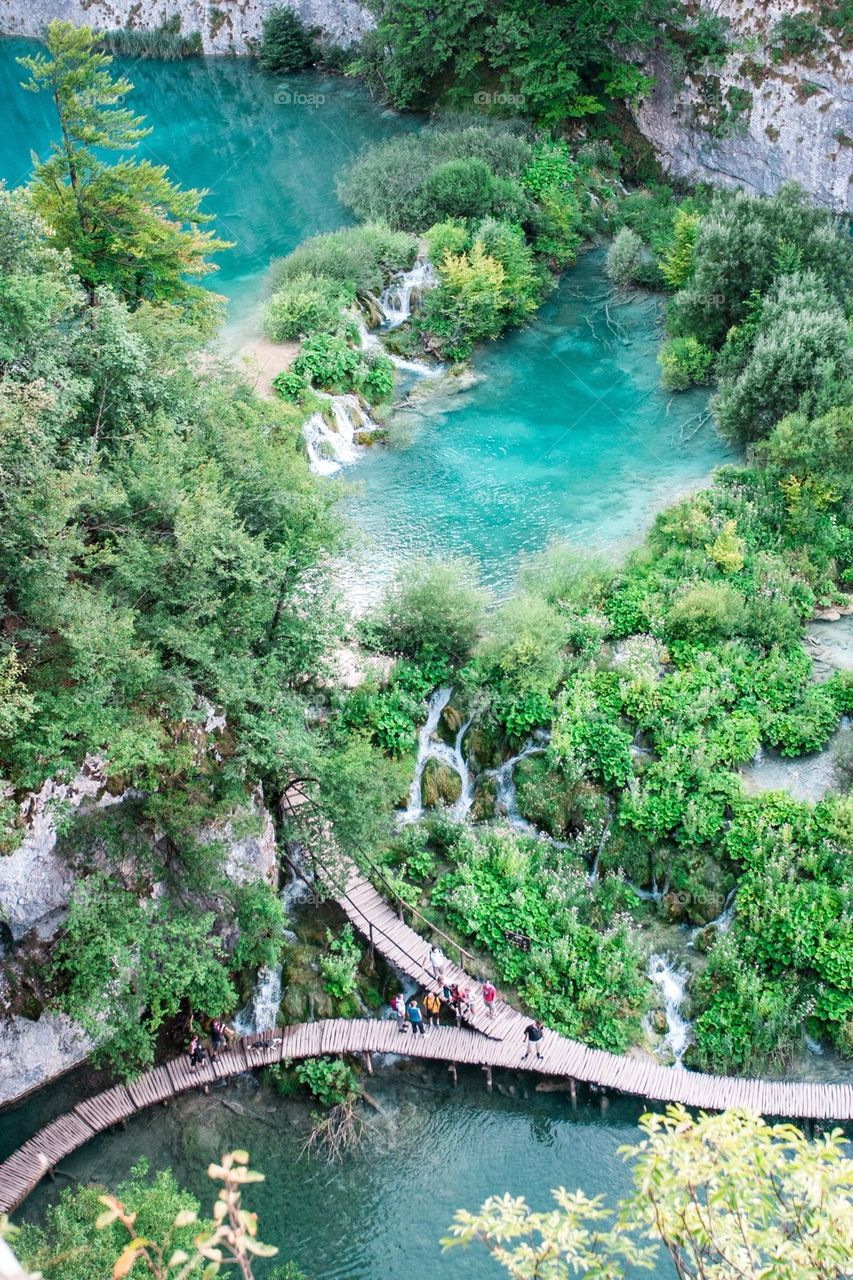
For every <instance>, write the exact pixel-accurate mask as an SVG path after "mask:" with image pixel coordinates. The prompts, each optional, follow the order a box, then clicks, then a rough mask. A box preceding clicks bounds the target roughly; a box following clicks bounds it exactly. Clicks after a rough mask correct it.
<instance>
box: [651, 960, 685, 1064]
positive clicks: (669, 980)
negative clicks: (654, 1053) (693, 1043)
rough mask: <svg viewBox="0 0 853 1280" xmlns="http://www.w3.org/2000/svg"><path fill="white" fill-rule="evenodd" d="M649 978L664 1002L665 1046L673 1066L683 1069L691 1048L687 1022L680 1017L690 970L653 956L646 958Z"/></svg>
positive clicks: (682, 1016)
mask: <svg viewBox="0 0 853 1280" xmlns="http://www.w3.org/2000/svg"><path fill="white" fill-rule="evenodd" d="M648 975H649V979H650V981H651V982H653V983H654V985H655V986H656V987H657V988H658V990H659V991H660V993H661V998H662V1000H663V1015H664V1017H665V1018H666V1033H665V1035H664V1044H665V1045H666V1046H667V1048H668V1049H669V1051H670V1053H671V1054H672V1056H673V1059H674V1064H675V1066H676V1067H683V1066H684V1061H683V1059H684V1054H685V1051H686V1049H687V1046H688V1045H689V1044H690V1022H689V1021H688V1019H687V1018H685V1017H684V1014H683V1013H682V1008H683V1006H684V1001H685V998H686V997H685V992H686V987H687V981H688V978H689V977H690V973H689V970H687V969H684V968H681V967H679V966H676V965H674V964H672V963H671V962H670V961H669V960H667V958H666V956H662V955H657V954H655V955H653V956H650V957H649V968H648Z"/></svg>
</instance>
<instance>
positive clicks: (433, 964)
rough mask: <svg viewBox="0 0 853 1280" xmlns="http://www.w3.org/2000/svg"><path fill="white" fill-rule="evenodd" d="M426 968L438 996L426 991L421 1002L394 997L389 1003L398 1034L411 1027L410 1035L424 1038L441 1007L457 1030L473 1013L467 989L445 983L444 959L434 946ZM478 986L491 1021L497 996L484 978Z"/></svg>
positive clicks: (445, 968) (445, 969) (401, 994)
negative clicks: (434, 984) (434, 982)
mask: <svg viewBox="0 0 853 1280" xmlns="http://www.w3.org/2000/svg"><path fill="white" fill-rule="evenodd" d="M428 966H429V971H430V973H431V974H432V976H433V978H434V979H435V981H436V983H437V984H438V985H439V986H440V988H441V991H440V993H439V992H435V991H428V992H427V993H426V995H425V996H424V997H423V1000H422V1001H420V1000H418V997H417V996H409V998H408V1000H407V999H406V997H405V995H404V994H403V993H402V992H400V993H399V994H398V995H396V996H394V998H393V999H392V1000H391V1008H392V1009H393V1010H394V1014H395V1015H396V1018H397V1027H398V1029H399V1030H400V1031H403V1032H405V1031H406V1030H407V1029H408V1028H409V1027H411V1029H412V1034H413V1035H418V1034H420V1035H425V1034H426V1028H427V1027H437V1026H438V1025H439V1023H440V1021H441V1012H442V1009H445V1008H446V1009H448V1010H449V1011H450V1012H451V1013H452V1014H453V1015H454V1017H455V1019H456V1025H457V1027H458V1026H459V1024H460V1023H461V1022H462V1019H463V1018H467V1017H470V1016H471V1015H472V1014H473V1012H474V1000H473V998H472V995H471V992H470V991H469V989H468V987H465V986H461V985H460V984H458V983H456V982H449V981H448V980H447V978H446V972H447V957H446V956H445V954H444V952H443V951H442V950H441V948H440V947H439V946H437V945H435V946H432V947H430V952H429V959H428ZM479 986H480V997H481V999H482V1001H483V1007H484V1009H485V1012H486V1016H487V1017H489V1018H493V1017H494V1016H495V997H496V996H497V994H498V993H497V991H496V990H495V986H494V983H493V982H491V981H490V980H489V979H488V978H484V979H482V980H481V981H480V983H479Z"/></svg>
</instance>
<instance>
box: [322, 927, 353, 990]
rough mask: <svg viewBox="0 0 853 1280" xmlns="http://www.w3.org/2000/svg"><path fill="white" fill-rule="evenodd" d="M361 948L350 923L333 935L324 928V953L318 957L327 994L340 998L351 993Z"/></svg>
mask: <svg viewBox="0 0 853 1280" xmlns="http://www.w3.org/2000/svg"><path fill="white" fill-rule="evenodd" d="M360 963H361V948H360V947H359V946H358V944H357V942H356V940H355V936H354V934H353V931H352V925H351V924H345V925H344V926H343V928H342V929H341V931H340V934H339V935H338V936H337V937H335V935H334V934H333V933H332V932H331V930H330V929H327V930H326V954H325V955H322V956H321V957H320V972H321V974H322V975H323V986H324V987H325V989H326V990H327V991H328V993H329V995H331V996H335V997H336V999H338V1000H340V999H342V998H343V997H344V996H349V995H352V993H353V992H354V991H355V990H356V987H357V986H358V966H359V964H360Z"/></svg>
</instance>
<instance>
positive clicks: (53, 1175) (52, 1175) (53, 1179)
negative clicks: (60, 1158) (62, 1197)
mask: <svg viewBox="0 0 853 1280" xmlns="http://www.w3.org/2000/svg"><path fill="white" fill-rule="evenodd" d="M47 1176H48V1177H49V1178H50V1180H51V1182H56V1171H55V1169H54V1167H53V1165H52V1164H49V1165H48V1166H47Z"/></svg>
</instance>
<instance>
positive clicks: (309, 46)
mask: <svg viewBox="0 0 853 1280" xmlns="http://www.w3.org/2000/svg"><path fill="white" fill-rule="evenodd" d="M318 57H319V47H318V45H317V40H316V33H315V32H313V31H309V30H308V28H307V27H306V26H305V24H304V23H303V22H302V19H301V18H300V17H299V14H298V13H297V12H296V10H295V9H291V8H289V7H288V6H286V5H282V6H280V7H276V8H275V9H270V11H269V13H267V15H266V17H265V18H264V22H263V27H262V28H261V42H260V47H259V48H258V61H259V62H260V64H261V66H262V67H263V69H264V71H270V72H272V74H273V75H286V74H287V72H288V71H302V70H303V69H304V68H305V67H308V66H310V65H311V64H312V63H313V62H316V61H317V60H318Z"/></svg>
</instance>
